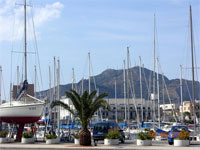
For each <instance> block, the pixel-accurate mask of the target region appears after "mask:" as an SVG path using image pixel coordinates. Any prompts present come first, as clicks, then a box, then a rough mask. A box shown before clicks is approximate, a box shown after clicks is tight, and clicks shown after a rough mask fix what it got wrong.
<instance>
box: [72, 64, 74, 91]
mask: <svg viewBox="0 0 200 150" xmlns="http://www.w3.org/2000/svg"><path fill="white" fill-rule="evenodd" d="M72 90H74V68H72Z"/></svg>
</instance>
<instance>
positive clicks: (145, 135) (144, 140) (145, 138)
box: [137, 129, 155, 146]
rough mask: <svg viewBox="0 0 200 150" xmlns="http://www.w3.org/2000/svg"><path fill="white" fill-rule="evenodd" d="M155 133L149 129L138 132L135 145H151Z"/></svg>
mask: <svg viewBox="0 0 200 150" xmlns="http://www.w3.org/2000/svg"><path fill="white" fill-rule="evenodd" d="M154 136H155V134H154V132H153V131H151V130H150V129H145V131H144V132H140V133H139V134H138V137H137V145H138V146H151V145H152V139H153V138H155V137H154Z"/></svg>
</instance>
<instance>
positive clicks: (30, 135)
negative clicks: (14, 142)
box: [22, 132, 33, 138]
mask: <svg viewBox="0 0 200 150" xmlns="http://www.w3.org/2000/svg"><path fill="white" fill-rule="evenodd" d="M22 137H23V138H32V137H33V133H32V132H24V133H23V134H22Z"/></svg>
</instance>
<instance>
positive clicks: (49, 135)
mask: <svg viewBox="0 0 200 150" xmlns="http://www.w3.org/2000/svg"><path fill="white" fill-rule="evenodd" d="M56 138H57V136H56V135H53V134H52V133H50V134H47V135H46V139H56Z"/></svg>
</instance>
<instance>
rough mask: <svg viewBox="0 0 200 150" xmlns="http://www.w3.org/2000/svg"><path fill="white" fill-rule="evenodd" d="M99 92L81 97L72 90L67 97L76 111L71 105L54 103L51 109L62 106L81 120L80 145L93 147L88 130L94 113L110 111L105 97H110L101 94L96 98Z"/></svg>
mask: <svg viewBox="0 0 200 150" xmlns="http://www.w3.org/2000/svg"><path fill="white" fill-rule="evenodd" d="M96 94H97V91H96V90H94V91H92V92H91V93H88V91H84V92H83V94H82V95H79V94H78V93H77V92H76V91H74V90H71V91H70V92H66V96H67V97H68V98H69V99H70V100H71V101H72V104H73V105H74V108H75V110H73V109H71V108H70V106H69V105H67V104H65V103H63V102H61V101H55V102H52V104H51V107H52V108H53V107H54V106H62V107H64V108H65V109H67V110H68V111H69V112H71V113H72V114H73V115H74V116H77V117H78V118H79V119H80V123H81V126H82V129H81V131H80V133H79V142H80V145H91V134H90V131H89V130H88V129H87V126H88V124H89V123H90V120H91V118H92V116H93V115H94V113H95V112H96V111H97V110H98V109H99V108H100V107H103V108H105V109H108V110H110V107H109V104H108V103H107V102H106V101H105V100H104V97H106V96H108V95H107V94H106V93H103V94H100V95H99V96H97V97H96Z"/></svg>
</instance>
